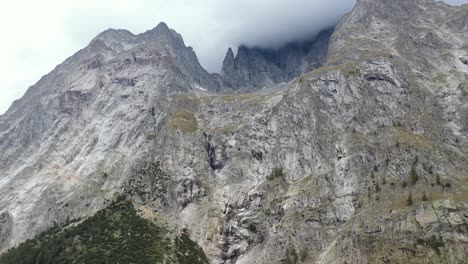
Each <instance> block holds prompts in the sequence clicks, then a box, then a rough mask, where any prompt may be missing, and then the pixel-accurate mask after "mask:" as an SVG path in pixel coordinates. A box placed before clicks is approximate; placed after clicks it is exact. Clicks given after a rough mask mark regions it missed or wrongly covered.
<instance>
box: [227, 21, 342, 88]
mask: <svg viewBox="0 0 468 264" xmlns="http://www.w3.org/2000/svg"><path fill="white" fill-rule="evenodd" d="M332 33H333V29H327V30H324V31H322V32H320V33H319V34H318V35H317V36H316V37H314V38H313V39H312V40H307V41H296V42H291V43H288V44H285V45H283V46H282V47H279V48H277V49H274V48H260V47H247V46H240V47H239V49H238V51H237V55H236V57H235V58H234V53H233V52H232V49H231V48H229V50H228V52H227V54H226V58H225V59H224V62H223V69H222V71H221V76H222V77H223V80H224V86H226V87H227V88H229V89H232V90H241V91H242V90H243V91H252V90H258V89H261V88H265V87H271V86H273V85H276V84H279V83H283V82H289V81H291V80H292V79H294V78H296V77H298V76H300V75H301V74H303V73H306V72H309V71H311V70H313V69H316V68H319V67H320V66H322V65H323V64H325V62H326V60H327V56H326V55H327V50H328V42H329V40H330V36H331V35H332Z"/></svg>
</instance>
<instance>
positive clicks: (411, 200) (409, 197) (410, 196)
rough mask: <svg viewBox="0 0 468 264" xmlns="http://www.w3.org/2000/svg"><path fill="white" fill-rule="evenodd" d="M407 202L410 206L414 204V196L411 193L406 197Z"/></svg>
mask: <svg viewBox="0 0 468 264" xmlns="http://www.w3.org/2000/svg"><path fill="white" fill-rule="evenodd" d="M406 204H407V205H408V206H411V205H413V196H412V195H411V193H410V194H409V195H408V198H407V199H406Z"/></svg>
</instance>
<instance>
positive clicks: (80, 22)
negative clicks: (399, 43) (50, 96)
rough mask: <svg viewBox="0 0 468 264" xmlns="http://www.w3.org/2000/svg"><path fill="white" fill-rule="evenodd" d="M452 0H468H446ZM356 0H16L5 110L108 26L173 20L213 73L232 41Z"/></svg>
mask: <svg viewBox="0 0 468 264" xmlns="http://www.w3.org/2000/svg"><path fill="white" fill-rule="evenodd" d="M447 2H451V3H452V4H461V3H463V2H464V3H466V2H468V0H447ZM354 3H355V0H327V1H323V0H255V1H252V0H226V1H221V0H203V1H202V0H99V1H97V0H14V1H2V3H0V10H2V14H1V15H0V32H1V34H2V38H1V41H0V58H1V61H0V77H1V85H0V114H1V113H3V112H4V111H6V109H7V108H8V107H9V106H10V105H11V103H12V102H13V100H15V99H18V98H20V97H21V96H22V95H23V94H24V92H25V91H26V89H27V88H28V87H29V86H31V85H33V84H34V83H35V82H37V81H38V80H39V79H40V77H41V76H43V75H45V74H47V73H48V72H50V71H51V70H52V69H53V68H54V67H55V66H56V65H57V64H59V63H61V62H62V61H63V60H65V59H66V58H67V57H69V56H71V55H72V54H74V53H75V52H76V51H78V50H79V49H81V48H83V47H85V46H86V45H87V44H88V43H89V42H90V41H91V39H92V38H93V37H95V36H96V35H97V34H99V33H100V32H102V31H104V30H105V29H107V28H125V29H128V30H130V31H132V32H133V33H135V34H137V33H141V32H144V31H146V30H148V29H151V28H153V27H155V26H156V25H157V24H158V23H159V22H161V21H164V22H166V23H167V24H168V25H169V27H171V28H173V29H175V30H176V31H178V32H179V33H181V34H182V36H183V37H184V40H185V42H186V44H187V45H190V46H192V47H193V48H194V49H195V51H196V52H197V55H198V57H199V59H200V61H201V63H202V65H203V66H204V67H205V68H206V69H207V70H208V71H210V72H217V71H219V69H220V67H221V62H222V59H223V57H224V55H225V53H226V50H227V48H228V47H234V48H235V47H237V46H238V45H239V44H247V45H261V46H269V45H278V44H280V42H284V41H288V40H294V39H297V38H301V37H303V36H305V35H310V34H314V33H316V32H317V31H318V30H320V29H323V28H325V27H327V26H329V25H332V24H334V23H336V22H337V21H338V20H339V19H340V17H341V16H342V15H343V14H345V13H346V12H348V11H350V10H351V9H352V7H353V5H354Z"/></svg>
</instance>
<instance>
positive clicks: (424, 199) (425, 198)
mask: <svg viewBox="0 0 468 264" xmlns="http://www.w3.org/2000/svg"><path fill="white" fill-rule="evenodd" d="M421 200H423V201H424V202H426V201H428V200H429V199H428V198H427V196H426V192H423V196H422V198H421Z"/></svg>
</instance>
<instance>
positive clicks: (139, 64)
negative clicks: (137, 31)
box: [0, 0, 468, 263]
mask: <svg viewBox="0 0 468 264" xmlns="http://www.w3.org/2000/svg"><path fill="white" fill-rule="evenodd" d="M467 36H468V5H464V6H459V7H454V6H449V5H447V4H445V3H443V2H435V1H432V0H413V1H407V0H392V1H388V0H358V1H357V4H356V6H355V7H354V9H353V10H352V11H351V12H350V13H349V14H347V15H346V16H344V17H343V18H342V20H341V21H340V23H339V24H338V25H337V26H336V28H335V30H334V31H333V34H332V35H331V38H330V39H329V44H328V46H327V47H326V48H325V49H322V50H323V51H324V52H326V54H324V53H317V54H316V55H314V56H316V57H317V58H326V61H325V62H324V63H322V64H324V65H323V66H321V67H320V66H319V65H318V64H317V67H319V68H316V69H313V70H312V71H309V72H306V73H304V74H302V75H300V76H299V77H297V78H296V79H295V80H293V81H292V82H290V83H287V84H284V85H283V86H279V87H275V89H261V90H258V88H261V86H262V85H265V84H266V85H269V86H270V84H271V85H276V84H277V83H278V82H283V81H284V82H287V81H288V79H289V78H291V77H292V76H293V75H294V74H295V73H294V72H296V71H297V72H300V71H298V69H299V68H300V67H299V68H297V65H303V64H302V63H303V61H307V60H305V59H304V57H303V54H304V53H305V52H304V53H301V54H302V55H301V54H299V53H296V52H292V53H293V54H297V56H292V57H293V58H296V59H292V60H291V61H290V63H291V64H288V65H295V66H292V67H290V68H288V67H286V68H280V67H278V65H283V64H277V62H278V60H277V57H275V56H277V55H274V56H272V57H269V56H267V55H265V54H269V51H256V49H252V48H240V49H245V50H246V51H245V54H254V55H255V56H256V57H255V59H254V61H257V62H259V64H258V65H261V64H263V63H264V65H267V66H265V69H268V70H267V71H266V73H265V74H263V75H254V76H255V78H252V79H248V78H247V79H245V78H244V77H242V76H244V75H239V76H238V77H233V78H232V80H231V81H229V78H227V77H226V76H228V75H229V74H228V72H236V69H239V67H240V68H242V67H244V66H239V65H249V64H240V63H239V64H237V63H236V61H241V59H240V58H242V57H243V55H242V53H240V52H238V54H237V56H236V57H234V54H233V52H232V50H231V51H230V52H228V55H227V56H226V59H225V63H224V70H223V73H222V74H221V76H216V75H210V74H208V73H206V71H204V70H203V68H201V66H199V63H198V61H197V60H196V56H195V55H194V53H193V51H192V50H191V49H190V48H187V47H185V45H184V44H183V42H182V40H181V38H180V37H178V34H177V33H175V32H174V31H172V30H170V29H168V28H167V26H165V25H164V24H162V25H160V26H158V27H157V28H156V29H154V30H151V31H148V32H146V33H143V34H141V35H136V36H135V35H133V34H131V33H129V32H127V31H115V30H110V31H106V32H104V33H102V34H101V35H100V36H98V37H97V38H96V39H95V40H93V41H92V42H91V44H90V45H89V46H88V47H86V48H85V49H83V50H82V51H79V52H78V53H77V54H75V55H74V56H72V57H71V58H69V59H67V60H66V61H65V62H64V63H63V64H61V65H59V66H58V67H57V68H56V69H55V70H54V71H52V72H51V73H50V74H48V75H46V76H44V77H43V78H42V79H41V80H40V81H39V82H38V83H37V84H35V85H34V86H32V87H31V88H30V89H29V90H28V92H27V93H26V94H25V96H24V97H23V98H22V99H20V100H19V101H17V102H15V103H14V104H13V105H12V107H11V108H10V109H9V110H8V111H7V113H6V114H5V115H3V116H0V150H1V152H2V155H1V156H0V248H1V249H2V250H3V251H5V250H6V249H8V248H12V247H15V246H18V245H19V244H20V243H21V242H24V241H26V240H27V239H30V238H34V237H35V235H38V234H40V233H42V232H47V231H48V230H50V229H51V228H52V227H54V223H56V224H57V225H59V226H60V227H61V228H64V230H67V227H68V226H67V223H68V222H69V221H67V220H69V219H78V220H77V221H81V220H79V219H94V218H93V217H94V216H96V213H97V212H103V211H102V210H106V208H107V209H109V208H113V207H112V206H113V204H114V203H113V202H112V201H113V200H115V198H116V197H118V196H120V195H124V196H126V197H127V199H128V200H129V201H131V202H132V204H133V205H134V206H135V208H139V210H141V212H151V215H153V217H152V218H151V219H152V220H153V221H155V222H156V224H157V225H158V226H165V225H167V226H173V230H174V231H173V232H174V233H176V234H179V233H180V234H186V235H187V236H189V237H190V239H191V240H193V241H195V242H196V243H197V244H198V245H200V246H201V247H202V249H203V251H204V253H205V254H206V256H207V258H208V259H209V260H210V261H211V262H212V263H464V262H465V261H466V259H467V257H468V250H466V249H467V245H468V231H467V227H468V184H467V182H468V163H467V162H466V161H467V160H468V133H467V132H468V119H467V118H466V117H467V116H468V103H467V96H468V82H467V75H468V65H467V63H466V62H467V60H468V59H467V58H468V49H467V47H468V38H467ZM249 49H250V51H249ZM293 50H294V49H293ZM299 50H300V49H299ZM248 51H249V52H248ZM273 53H274V52H273ZM284 54H287V52H286V53H284ZM249 56H250V55H249ZM249 56H247V57H249ZM252 56H253V55H252ZM257 57H258V59H257ZM251 58H252V57H251ZM294 61H295V62H294ZM260 62H261V63H260ZM293 62H294V63H293ZM310 65H312V64H310ZM275 67H276V68H278V69H281V70H280V74H279V75H277V74H276V73H275V72H269V71H273V69H275ZM314 67H315V66H314ZM242 69H243V70H242V71H241V72H243V71H244V70H245V69H246V71H247V72H248V71H250V70H252V71H253V72H255V71H256V70H257V68H255V67H254V68H250V69H249V68H242ZM285 69H293V70H291V71H289V70H285ZM289 74H290V75H289ZM299 74H300V73H299ZM231 76H236V74H234V75H231ZM245 76H246V75H245ZM249 76H252V75H249ZM272 76H277V77H278V79H272V78H273V77H272ZM287 76H289V77H287ZM279 77H281V78H279ZM275 78H276V77H275ZM282 78H287V79H282ZM292 78H294V77H292ZM225 82H228V83H229V82H230V85H231V86H232V87H229V86H227V85H226V84H225ZM237 82H239V83H237ZM237 85H239V86H237ZM247 87H248V89H246V88H247ZM231 90H233V91H236V92H234V93H230V92H229V91H231ZM217 91H222V92H217ZM154 219H156V220H154ZM69 228H72V229H70V232H75V231H76V230H75V229H73V227H69ZM92 228H94V227H92ZM110 228H111V227H106V225H103V226H102V229H103V230H106V229H110ZM60 230H62V229H60ZM177 230H178V231H177ZM85 231H86V230H84V231H83V232H82V233H73V234H77V235H76V236H80V237H81V234H87V232H85ZM63 232H65V231H63ZM76 236H75V237H76ZM38 239H39V238H37V237H36V238H35V239H34V240H33V241H39V242H40V241H42V240H40V239H39V240H38ZM27 243H28V242H26V243H24V244H22V245H21V246H20V247H19V248H18V249H12V251H9V253H7V255H4V256H8V255H10V254H11V255H13V256H15V255H16V253H15V252H17V251H15V250H21V248H22V247H23V248H24V247H27V245H28V244H27ZM77 243H78V242H77ZM189 244H190V243H189ZM41 245H42V244H41ZM72 245H74V244H72ZM77 245H79V243H78V244H77ZM74 246H75V245H74ZM84 246H88V244H84ZM72 248H73V247H72ZM189 250H190V251H191V252H198V253H193V254H198V255H200V256H203V254H201V253H200V252H199V251H197V250H196V247H195V246H193V247H190V249H189ZM174 252H179V251H177V250H175V251H172V250H171V251H170V252H169V253H168V254H169V255H170V256H174V254H177V253H174ZM186 252H189V251H186ZM158 254H164V252H159V253H158ZM188 254H189V255H190V254H192V253H188ZM199 259H202V257H200V258H199ZM178 262H179V263H182V261H178Z"/></svg>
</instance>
